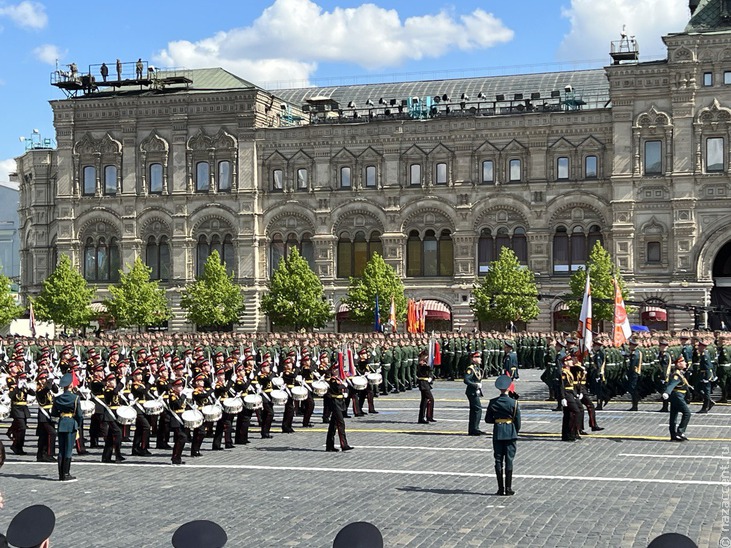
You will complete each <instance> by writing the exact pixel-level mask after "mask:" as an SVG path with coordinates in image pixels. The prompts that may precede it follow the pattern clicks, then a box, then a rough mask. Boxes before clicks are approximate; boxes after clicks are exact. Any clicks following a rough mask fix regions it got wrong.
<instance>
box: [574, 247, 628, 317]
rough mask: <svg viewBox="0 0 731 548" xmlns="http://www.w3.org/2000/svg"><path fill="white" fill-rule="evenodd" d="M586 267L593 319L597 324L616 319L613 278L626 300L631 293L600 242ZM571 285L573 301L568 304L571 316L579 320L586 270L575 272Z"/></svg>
mask: <svg viewBox="0 0 731 548" xmlns="http://www.w3.org/2000/svg"><path fill="white" fill-rule="evenodd" d="M586 267H587V268H588V269H589V275H590V276H591V297H592V303H591V304H592V314H591V315H592V319H593V320H594V323H595V324H596V322H598V321H611V320H612V318H613V317H614V284H613V283H612V276H615V277H616V278H617V282H618V283H619V287H620V288H621V289H622V297H623V298H624V299H625V300H626V299H627V296H628V294H629V293H628V291H627V288H626V287H625V283H624V280H622V277H621V276H620V274H619V271H618V270H617V271H616V272H615V268H614V265H613V264H612V257H611V255H609V252H608V251H607V250H606V249H604V247H602V245H601V244H600V243H599V242H597V243H595V244H594V247H593V248H592V250H591V252H590V253H589V260H588V261H587V262H586ZM569 285H570V287H571V296H572V297H573V299H572V300H570V301H569V302H568V303H566V304H568V307H569V312H570V313H571V315H572V316H576V318H577V319H578V317H579V314H580V313H581V300H582V298H583V296H584V288H585V287H586V269H584V268H580V269H579V270H577V271H576V272H574V274H573V275H572V276H571V281H570V283H569ZM600 299H606V300H607V302H601V301H600Z"/></svg>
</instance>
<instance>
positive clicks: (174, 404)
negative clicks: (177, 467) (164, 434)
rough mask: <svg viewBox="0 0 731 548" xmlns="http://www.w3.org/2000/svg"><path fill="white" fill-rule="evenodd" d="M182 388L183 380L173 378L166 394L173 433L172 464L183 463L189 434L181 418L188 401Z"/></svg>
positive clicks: (183, 386)
mask: <svg viewBox="0 0 731 548" xmlns="http://www.w3.org/2000/svg"><path fill="white" fill-rule="evenodd" d="M183 388H185V381H184V380H183V379H175V380H174V381H173V382H172V384H171V386H170V394H169V395H168V411H167V412H168V414H169V415H170V417H169V422H170V430H171V431H172V433H173V454H172V457H171V461H172V463H173V464H185V461H183V459H182V457H183V450H184V449H185V442H186V441H188V435H189V432H187V429H186V428H185V424H184V423H183V418H182V417H183V412H184V411H185V407H186V405H187V403H188V402H187V398H186V396H185V394H183Z"/></svg>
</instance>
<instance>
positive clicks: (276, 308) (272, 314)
mask: <svg viewBox="0 0 731 548" xmlns="http://www.w3.org/2000/svg"><path fill="white" fill-rule="evenodd" d="M261 310H262V312H264V313H265V314H266V315H267V316H269V319H270V320H271V321H272V323H273V324H274V325H278V326H291V327H293V328H294V329H297V330H299V329H302V328H305V329H312V328H315V327H323V326H324V325H325V324H326V323H327V322H328V320H330V318H332V312H331V310H330V303H329V302H327V301H326V300H325V296H324V288H323V287H322V282H321V281H320V278H318V277H317V274H315V273H314V272H313V271H312V269H311V268H310V265H308V264H307V261H306V260H305V259H303V258H302V256H301V255H300V254H299V253H298V252H297V248H293V249H292V251H291V252H290V254H289V256H288V257H286V258H285V259H282V260H280V261H279V266H277V269H276V270H275V271H274V274H273V275H272V279H271V281H270V282H269V292H268V293H267V294H266V295H264V296H263V297H262V299H261Z"/></svg>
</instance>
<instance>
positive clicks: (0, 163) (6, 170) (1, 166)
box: [0, 158, 18, 183]
mask: <svg viewBox="0 0 731 548" xmlns="http://www.w3.org/2000/svg"><path fill="white" fill-rule="evenodd" d="M17 169H18V168H17V166H16V165H15V160H14V159H12V158H9V159H7V160H0V183H7V182H8V181H10V177H9V174H10V173H15V172H16V170H17Z"/></svg>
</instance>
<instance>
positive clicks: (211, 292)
mask: <svg viewBox="0 0 731 548" xmlns="http://www.w3.org/2000/svg"><path fill="white" fill-rule="evenodd" d="M180 305H181V306H182V307H183V308H184V309H185V310H186V311H187V314H186V317H187V319H188V321H190V322H192V323H194V324H196V325H197V326H199V327H216V328H224V327H226V326H228V325H229V324H232V323H236V322H238V320H239V315H240V314H241V313H242V312H243V311H244V308H245V307H244V296H243V295H242V293H241V288H240V287H239V286H238V285H237V284H235V283H234V281H233V274H231V275H230V276H229V275H228V274H227V273H226V267H225V266H224V265H223V264H222V263H221V258H220V256H219V255H218V251H214V252H213V253H211V254H210V255H209V256H208V259H207V260H206V264H205V265H204V267H203V275H202V276H200V277H199V278H198V279H197V280H196V281H195V282H194V283H193V284H192V285H190V286H189V287H187V288H186V289H185V291H184V292H183V296H182V299H181V300H180Z"/></svg>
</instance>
